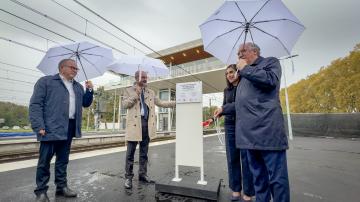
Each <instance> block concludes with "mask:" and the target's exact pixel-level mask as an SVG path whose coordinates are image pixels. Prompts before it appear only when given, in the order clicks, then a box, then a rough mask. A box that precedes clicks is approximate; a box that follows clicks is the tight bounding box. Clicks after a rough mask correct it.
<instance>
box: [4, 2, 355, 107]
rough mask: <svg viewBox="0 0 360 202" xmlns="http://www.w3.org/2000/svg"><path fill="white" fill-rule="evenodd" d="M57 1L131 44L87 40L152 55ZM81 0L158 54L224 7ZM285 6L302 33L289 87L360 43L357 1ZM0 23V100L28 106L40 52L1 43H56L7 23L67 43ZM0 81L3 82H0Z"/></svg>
mask: <svg viewBox="0 0 360 202" xmlns="http://www.w3.org/2000/svg"><path fill="white" fill-rule="evenodd" d="M56 1H57V2H58V3H60V4H62V5H63V6H66V7H68V8H69V9H71V10H73V11H75V12H76V13H77V14H79V15H81V16H83V17H85V18H87V19H88V20H90V21H92V22H95V23H96V24H97V25H99V26H101V27H103V28H104V29H106V30H107V31H109V32H111V33H113V34H114V35H116V37H119V38H121V39H122V40H124V41H126V42H127V43H130V44H131V46H129V45H127V44H125V43H124V42H122V41H120V40H118V39H116V38H114V37H113V36H111V35H109V34H107V33H105V32H102V31H100V30H99V29H97V28H96V27H94V26H92V25H90V24H88V25H87V34H88V35H90V36H93V37H95V38H97V39H99V40H101V41H103V42H105V43H108V44H111V45H112V46H114V47H116V48H118V49H120V50H122V51H123V52H126V53H127V54H134V53H135V54H143V53H141V52H140V51H134V48H133V47H132V46H135V47H136V48H138V49H141V50H143V52H145V53H150V52H151V51H150V50H148V49H146V48H145V47H143V46H141V45H140V44H138V43H136V42H135V41H133V40H132V39H130V38H129V37H127V36H125V35H124V34H122V33H121V32H119V31H118V30H116V29H114V28H113V27H111V26H109V25H108V24H106V23H105V22H104V21H102V20H100V19H99V18H98V17H96V16H95V15H93V14H91V13H89V12H88V11H86V10H85V9H83V8H82V7H80V6H79V5H78V4H76V3H75V2H73V1H72V0H56ZM20 2H22V3H24V4H26V5H28V6H30V7H32V8H34V9H36V10H38V11H40V12H43V13H45V14H47V15H48V16H51V17H53V18H55V19H57V20H59V21H61V22H63V23H65V24H67V25H69V26H71V27H74V28H75V29H78V30H80V31H84V30H85V27H86V23H85V20H83V19H81V18H80V17H78V16H76V15H74V14H72V13H70V12H69V11H67V10H65V9H64V8H62V7H61V6H59V5H58V4H56V3H55V2H54V1H52V0H26V1H25V0H23V1H20ZM80 2H82V3H83V4H85V5H86V6H88V7H89V8H91V9H93V10H95V11H96V12H98V13H99V14H101V15H102V16H103V17H105V18H106V19H108V20H110V21H111V22H112V23H114V24H116V25H117V26H118V27H120V28H121V29H123V30H125V31H126V32H128V33H130V34H131V35H133V36H134V37H136V38H138V39H139V40H141V41H142V42H143V43H145V44H146V45H148V46H149V47H151V48H153V49H155V50H162V49H165V48H169V47H172V46H175V45H178V44H182V43H186V42H188V41H192V40H195V39H199V38H200V37H201V35H200V31H199V28H198V25H199V24H201V23H202V22H203V21H204V20H205V19H206V18H207V17H208V16H209V15H211V14H212V13H213V12H214V10H216V9H217V8H218V7H219V6H220V5H221V4H222V3H223V1H222V0H101V1H99V0H97V1H96V0H86V1H85V0H82V1H80ZM284 3H285V4H286V6H287V7H288V8H289V9H290V10H291V11H292V12H293V13H294V15H295V16H297V17H298V19H299V20H300V21H301V22H302V23H303V24H304V25H305V27H306V30H305V31H304V33H303V34H302V36H301V37H300V39H299V40H298V42H297V43H296V45H295V47H294V49H293V53H294V54H299V56H298V57H296V58H294V62H295V72H294V73H292V72H291V71H287V75H286V77H287V80H288V82H289V83H290V84H291V83H294V82H297V81H299V80H300V79H303V78H306V77H307V76H308V75H310V74H313V73H315V72H317V71H318V70H319V69H320V68H321V67H322V66H327V65H329V64H330V62H331V61H332V60H334V59H336V58H339V57H344V56H346V55H347V54H348V53H349V51H351V50H352V49H353V47H354V46H355V44H357V43H360V12H359V8H360V1H358V0H342V1H338V0H336V1H335V0H315V1H314V0H312V1H311V0H301V1H296V0H285V1H284ZM0 8H1V9H4V10H6V11H7V12H10V13H13V14H15V15H18V16H20V17H22V18H25V19H26V20H29V21H31V22H33V23H36V24H39V25H41V26H43V27H46V28H47V29H50V30H52V31H54V32H56V33H60V34H62V35H64V36H66V37H68V38H70V39H73V40H76V41H83V40H88V41H92V40H91V39H89V38H87V37H85V36H83V35H81V34H78V33H76V32H74V31H71V30H69V29H68V28H66V27H64V26H62V25H59V24H57V23H55V22H53V21H51V20H48V19H46V18H44V17H43V16H40V15H38V14H35V13H33V12H31V11H29V10H27V9H25V8H23V7H21V6H19V5H17V4H15V3H14V2H12V1H10V0H2V1H0ZM0 20H1V21H0V81H1V83H2V85H1V86H0V100H8V101H14V102H17V103H22V104H26V103H27V102H28V100H29V97H30V95H31V92H32V87H33V84H32V83H34V82H35V81H36V80H37V79H38V78H39V77H40V76H41V75H42V74H41V73H38V72H36V66H37V65H38V63H39V62H40V60H41V58H42V57H43V56H44V53H42V52H39V51H36V50H33V49H30V48H26V47H23V46H20V45H17V44H15V43H10V42H7V41H5V40H4V38H7V39H10V40H13V41H16V42H19V43H23V44H27V45H29V46H31V47H34V48H37V49H41V50H47V48H48V47H51V46H53V45H55V44H54V43H52V42H47V40H45V39H43V38H40V37H38V36H35V35H33V34H30V33H28V32H25V31H23V30H20V29H18V28H15V27H13V26H11V25H15V26H17V27H19V28H22V29H26V30H28V31H31V32H33V33H35V34H38V35H41V36H43V37H45V38H48V39H51V40H54V41H56V42H60V43H69V42H70V41H69V40H66V39H64V38H61V37H60V36H57V35H56V34H53V33H50V32H48V31H45V30H43V29H41V28H38V27H36V26H34V25H32V24H30V23H28V22H25V21H23V20H20V19H18V18H16V17H14V16H11V15H10V14H7V13H5V12H4V11H1V10H0ZM6 23H10V24H11V25H9V24H6ZM114 53H115V56H119V54H118V53H117V52H116V51H114ZM3 63H9V64H12V65H18V66H21V67H26V68H29V69H33V70H35V71H31V70H26V69H21V68H16V67H12V66H8V65H5V64H3ZM284 65H285V67H286V68H288V69H289V70H290V69H291V67H290V63H284ZM7 70H8V71H7ZM4 77H5V78H8V79H3V78H4ZM114 78H116V77H114V76H112V75H109V74H106V75H105V76H103V77H102V78H100V79H95V80H94V81H95V83H96V84H97V85H99V84H102V83H104V82H107V81H108V80H111V79H114ZM18 80H19V81H18Z"/></svg>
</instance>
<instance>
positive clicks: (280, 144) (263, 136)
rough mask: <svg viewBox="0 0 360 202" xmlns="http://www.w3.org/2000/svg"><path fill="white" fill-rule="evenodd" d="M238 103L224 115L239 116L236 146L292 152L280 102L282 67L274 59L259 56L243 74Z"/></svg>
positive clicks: (229, 107)
mask: <svg viewBox="0 0 360 202" xmlns="http://www.w3.org/2000/svg"><path fill="white" fill-rule="evenodd" d="M239 74H240V76H241V82H240V83H239V85H238V87H237V89H236V98H235V102H234V103H230V104H226V105H224V106H223V113H222V114H223V115H227V114H234V113H236V146H237V147H238V148H240V149H257V150H284V149H288V140H287V136H286V133H285V127H284V118H283V114H282V109H281V105H280V99H279V89H280V80H281V66H280V63H279V60H278V59H276V58H273V57H269V58H263V57H259V58H257V59H256V60H255V62H254V63H253V64H251V65H247V66H245V67H244V69H242V70H241V71H240V72H239Z"/></svg>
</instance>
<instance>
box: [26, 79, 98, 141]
mask: <svg viewBox="0 0 360 202" xmlns="http://www.w3.org/2000/svg"><path fill="white" fill-rule="evenodd" d="M73 88H74V93H75V120H76V131H75V136H76V137H81V122H82V107H89V106H90V105H91V103H92V100H93V92H90V91H89V90H88V89H87V90H86V92H85V93H84V89H83V87H82V86H81V84H79V83H78V82H76V81H74V83H73ZM29 117H30V123H31V127H32V129H33V131H34V132H35V133H36V134H37V140H38V141H53V140H66V139H67V133H68V124H69V92H68V90H67V88H66V87H65V84H64V83H63V81H62V80H61V77H60V76H59V74H56V75H53V76H44V77H42V78H40V79H39V80H38V81H37V82H36V84H35V86H34V92H33V95H32V96H31V99H30V106H29ZM40 129H45V131H46V135H45V136H41V135H40V134H39V133H38V132H39V130H40Z"/></svg>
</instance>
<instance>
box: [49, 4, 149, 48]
mask: <svg viewBox="0 0 360 202" xmlns="http://www.w3.org/2000/svg"><path fill="white" fill-rule="evenodd" d="M51 1H52V2H54V3H55V4H57V5H59V6H60V7H62V8H64V9H66V10H67V11H69V12H71V13H72V14H74V15H76V16H78V17H79V18H81V19H83V20H85V23H86V28H85V30H86V29H87V23H89V24H91V25H93V26H95V27H97V28H98V29H100V30H102V31H104V32H105V33H107V34H109V35H111V36H113V37H114V38H116V39H118V40H120V41H121V42H123V43H125V44H126V45H128V46H130V47H132V48H134V49H136V50H138V51H140V52H141V53H143V54H146V53H145V52H144V51H143V50H141V49H139V48H137V47H135V46H134V45H132V44H130V43H129V42H127V41H125V40H123V39H121V38H120V37H118V36H116V35H115V34H113V33H111V32H110V31H108V30H106V29H104V28H102V27H100V26H99V25H97V24H96V23H94V22H92V21H90V20H89V19H87V18H85V17H83V16H81V15H80V14H78V13H76V12H75V11H73V10H71V9H70V8H68V7H66V6H64V5H63V4H61V3H59V2H57V1H55V0H51Z"/></svg>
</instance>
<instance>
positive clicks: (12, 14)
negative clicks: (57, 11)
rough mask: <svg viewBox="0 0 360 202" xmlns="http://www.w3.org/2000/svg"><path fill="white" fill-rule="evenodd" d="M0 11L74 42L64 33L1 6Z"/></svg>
mask: <svg viewBox="0 0 360 202" xmlns="http://www.w3.org/2000/svg"><path fill="white" fill-rule="evenodd" d="M0 11H2V12H4V13H7V14H9V15H11V16H13V17H16V18H18V19H21V20H23V21H25V22H27V23H29V24H32V25H34V26H36V27H39V28H41V29H44V30H46V31H48V32H50V33H53V34H55V35H57V36H60V37H62V38H64V39H66V40H69V41H71V42H75V40H73V39H70V38H69V37H66V36H64V35H62V34H59V33H57V32H54V31H52V30H50V29H48V28H46V27H44V26H41V25H39V24H36V23H34V22H32V21H30V20H27V19H25V18H23V17H20V16H18V15H16V14H14V13H11V12H9V11H6V10H4V9H2V8H0Z"/></svg>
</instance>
